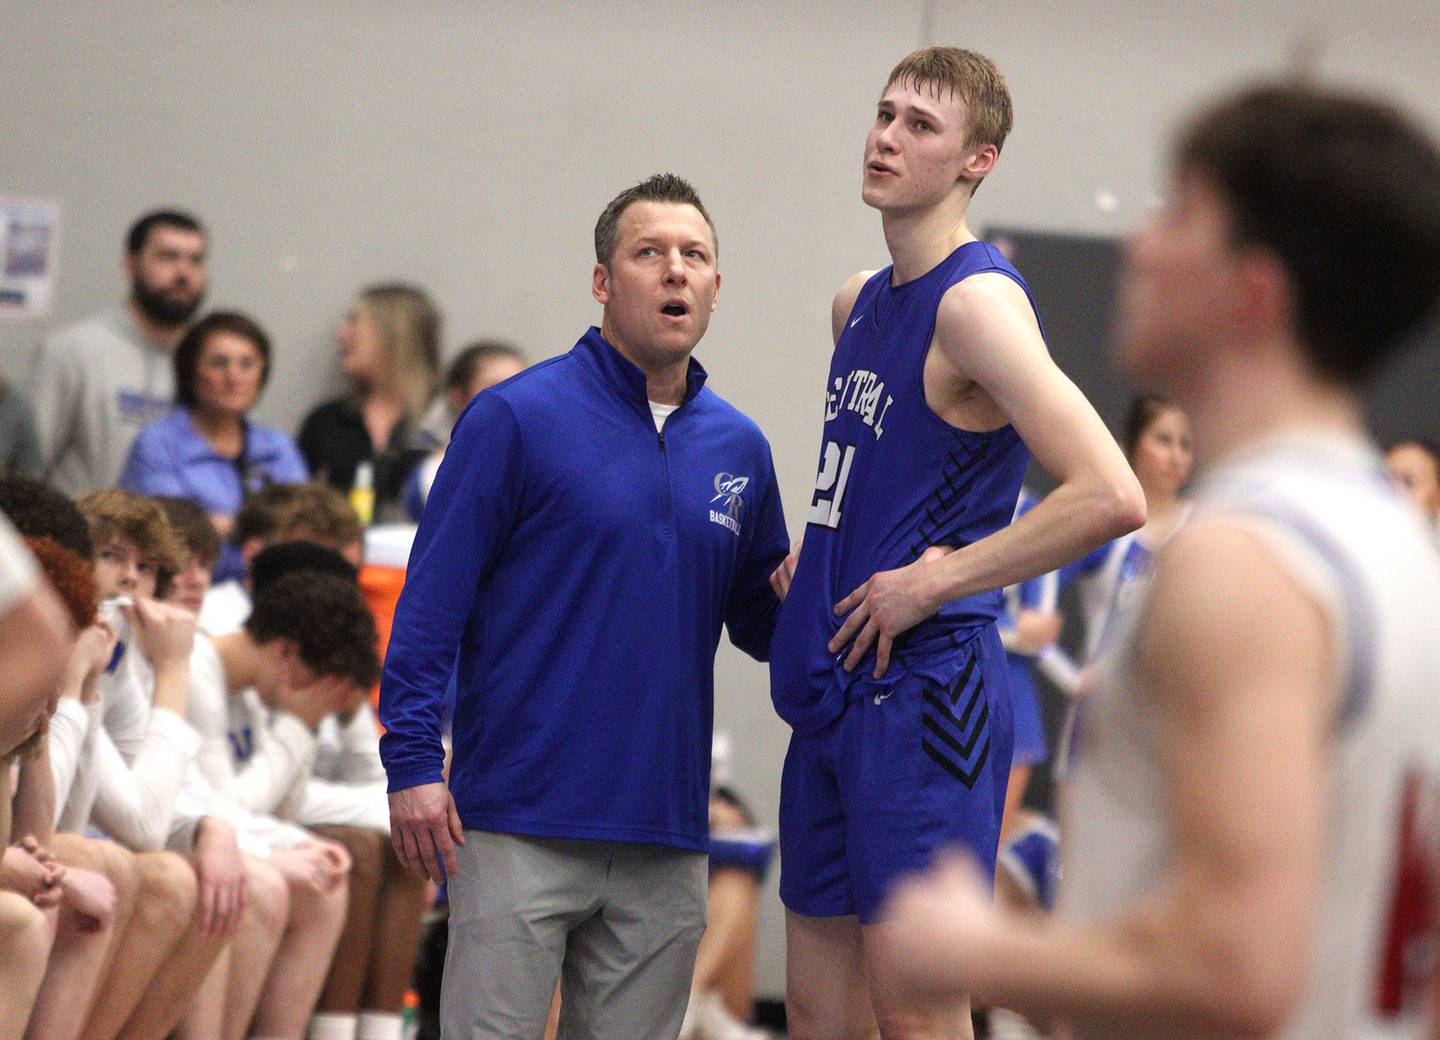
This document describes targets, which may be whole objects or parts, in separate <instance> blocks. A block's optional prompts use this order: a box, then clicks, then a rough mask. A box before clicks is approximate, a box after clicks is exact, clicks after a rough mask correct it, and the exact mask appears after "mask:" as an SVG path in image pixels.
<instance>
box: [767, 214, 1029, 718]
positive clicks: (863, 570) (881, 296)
mask: <svg viewBox="0 0 1440 1040" xmlns="http://www.w3.org/2000/svg"><path fill="white" fill-rule="evenodd" d="M891 270H892V269H891V268H889V267H887V268H886V269H885V270H883V271H881V272H879V273H878V274H876V275H875V276H874V277H873V278H871V279H870V280H869V281H868V282H866V283H865V286H864V288H863V289H861V290H860V295H859V296H858V297H857V298H856V300H855V305H854V307H853V308H852V310H851V311H850V315H849V317H848V318H847V319H846V327H845V330H844V331H843V333H842V334H841V336H840V341H839V342H838V343H837V344H836V346H835V354H834V357H833V359H832V360H831V363H830V375H829V379H828V381H827V383H826V392H825V427H824V434H823V440H822V444H821V449H820V466H819V476H818V478H817V480H816V483H815V490H814V493H813V495H812V497H811V500H810V506H809V515H808V518H807V520H808V522H807V525H806V527H805V547H804V549H803V551H802V552H801V554H800V563H799V567H798V569H797V570H796V573H795V580H794V583H793V584H792V585H791V586H790V591H789V594H788V595H787V597H786V599H785V605H784V607H783V608H782V609H781V612H780V619H779V623H778V626H777V628H776V630H775V639H774V643H773V644H772V646H771V652H770V653H771V656H770V688H771V697H772V698H773V699H774V702H775V710H776V711H777V712H778V713H779V714H780V717H781V718H783V719H784V720H785V721H786V722H788V723H790V725H791V726H793V727H794V728H795V729H796V730H797V731H800V732H810V731H813V730H816V729H819V728H820V727H822V726H825V725H826V724H828V723H829V722H831V721H832V720H833V719H835V718H837V717H838V716H839V715H840V713H841V712H842V711H843V710H844V707H845V704H846V701H847V693H848V691H849V687H850V685H851V682H852V681H853V680H855V679H857V678H861V677H869V676H870V674H871V673H872V672H873V671H874V667H875V663H874V654H873V652H872V653H871V654H870V655H868V656H867V657H866V659H865V661H864V662H862V663H861V664H860V665H858V666H857V667H856V669H855V671H854V672H852V673H847V672H846V671H845V669H844V667H843V665H842V663H841V662H842V661H843V660H844V653H845V651H842V652H841V653H840V654H838V655H832V654H830V653H829V652H828V651H827V650H826V648H825V645H826V643H828V642H829V640H830V639H831V637H832V636H834V634H835V632H836V631H837V630H838V629H839V627H840V624H841V622H842V620H843V619H842V618H840V617H837V616H836V615H835V613H834V606H835V604H836V603H838V602H840V600H842V599H844V598H845V597H846V596H848V595H849V594H850V593H851V592H852V591H854V589H856V588H857V587H858V586H859V585H860V584H861V583H862V582H864V581H866V580H867V579H868V578H869V577H870V576H871V575H872V574H875V573H876V572H877V571H886V570H893V569H895V568H897V567H903V566H904V565H906V564H908V563H911V562H913V561H914V560H915V559H916V558H918V557H919V556H920V554H921V553H922V552H924V551H925V550H926V549H927V548H929V547H930V546H932V545H950V546H955V547H957V548H958V547H960V546H964V545H968V544H970V543H971V542H976V541H979V540H980V539H981V538H984V537H986V536H987V535H989V534H992V533H993V532H995V531H996V530H998V529H1000V528H1002V527H1004V526H1006V525H1007V524H1009V523H1010V520H1011V517H1012V515H1013V513H1014V511H1015V501H1016V498H1017V496H1018V495H1019V492H1020V482H1021V479H1022V478H1023V477H1024V475H1025V468H1026V465H1027V464H1028V462H1029V452H1028V451H1027V450H1026V448H1025V445H1024V443H1023V442H1021V440H1020V437H1019V435H1018V434H1016V432H1015V431H1014V429H1013V428H1011V427H1009V426H1004V427H1001V428H1000V429H998V430H995V431H992V432H990V433H971V432H968V431H965V430H959V429H956V428H955V427H953V426H950V425H949V424H948V423H946V422H945V421H944V420H942V419H941V418H940V417H939V416H937V415H936V414H935V413H934V412H933V411H931V409H930V406H929V405H928V404H927V403H926V401H925V384H924V372H925V358H926V355H927V353H928V352H929V349H930V341H931V339H932V338H933V336H934V332H935V311H936V308H937V307H938V306H939V304H940V298H941V297H942V296H943V295H944V294H945V292H946V290H948V289H949V288H950V287H951V286H953V285H954V284H955V283H957V282H959V281H961V280H963V279H965V278H968V277H970V276H971V275H974V274H980V273H983V272H996V273H1000V274H1003V275H1006V276H1007V277H1009V278H1012V279H1014V281H1015V282H1016V283H1017V284H1019V285H1020V287H1021V288H1022V289H1024V290H1025V294H1026V296H1030V289H1029V287H1028V286H1026V284H1025V281H1024V279H1022V278H1021V277H1020V274H1019V272H1018V271H1016V270H1015V268H1014V267H1012V266H1011V265H1010V263H1009V262H1008V261H1007V260H1006V259H1005V258H1004V257H1003V256H1001V255H1000V253H999V252H998V251H997V250H996V249H995V248H994V247H992V246H990V245H987V244H986V243H984V242H969V243H966V244H965V245H963V246H961V247H960V248H958V249H956V250H955V251H954V252H953V253H951V254H950V255H949V256H948V257H946V259H945V260H944V261H942V262H941V263H940V264H939V265H937V266H936V267H934V268H933V269H931V270H930V271H928V272H926V273H925V274H923V275H921V276H920V277H919V278H916V279H914V280H913V281H910V282H906V283H905V284H904V285H899V286H892V285H891V284H890V277H891ZM1031 306H1032V307H1033V306H1034V298H1033V297H1031ZM1000 609H1001V592H1000V590H999V589H995V590H993V591H989V592H984V593H980V594H979V595H975V596H970V597H968V598H965V599H958V600H953V601H951V602H949V603H947V604H945V605H944V606H943V607H942V608H941V609H940V612H939V614H938V615H936V616H934V617H931V618H928V619H926V620H925V621H923V622H921V623H920V624H919V625H917V626H916V627H915V628H913V629H911V630H910V631H909V632H906V633H905V634H904V635H903V636H902V637H901V638H900V639H899V640H897V642H896V644H895V651H894V655H893V658H892V663H891V668H890V673H889V674H887V676H886V677H885V678H886V680H889V679H890V678H891V676H894V677H895V679H897V680H898V678H899V677H900V676H901V675H903V674H904V673H905V672H906V671H926V672H930V671H936V672H939V671H943V670H944V668H945V666H946V664H947V662H948V661H949V660H950V659H952V658H954V657H955V656H956V655H955V654H954V653H952V651H953V650H954V648H955V647H957V646H959V645H960V644H961V643H963V642H965V640H966V639H967V638H969V637H970V636H973V635H974V630H975V629H976V628H977V627H979V626H982V625H985V624H989V623H991V622H993V621H994V620H995V618H996V617H997V616H998V614H999V612H1000ZM935 678H936V679H937V680H940V681H943V677H942V676H940V675H939V674H936V675H935Z"/></svg>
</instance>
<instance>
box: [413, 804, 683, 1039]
mask: <svg viewBox="0 0 1440 1040" xmlns="http://www.w3.org/2000/svg"><path fill="white" fill-rule="evenodd" d="M459 852H460V872H459V874H458V875H457V876H456V877H454V878H452V879H451V881H450V885H449V894H450V946H449V951H448V952H447V953H446V956H445V983H444V988H443V990H442V994H441V998H440V1021H441V1030H442V1032H441V1035H442V1036H443V1037H444V1040H541V1037H542V1036H543V1035H544V1033H545V1020H546V1017H547V1015H548V1013H549V1010H550V1001H551V998H552V996H553V995H554V992H555V981H556V979H559V980H560V983H561V997H560V1033H559V1035H560V1040H674V1038H675V1036H676V1035H677V1034H678V1033H679V1032H680V1022H681V1020H682V1019H683V1017H684V1015H685V1005H686V1002H687V1001H688V1000H689V997H690V979H691V975H692V973H693V972H694V970H695V950H696V948H697V947H698V946H699V945H700V935H701V933H703V932H704V931H705V887H706V867H707V858H706V856H705V855H704V854H703V853H698V852H685V851H682V850H679V849H672V848H666V847H664V846H660V845H631V844H627V843H624V842H610V841H571V840H564V839H557V838H529V837H520V836H517V835H513V834H497V833H494V832H492V831H466V832H465V845H464V846H463V847H462V848H461V849H460V850H459Z"/></svg>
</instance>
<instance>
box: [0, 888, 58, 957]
mask: <svg viewBox="0 0 1440 1040" xmlns="http://www.w3.org/2000/svg"><path fill="white" fill-rule="evenodd" d="M49 955H50V926H49V923H48V922H47V921H46V920H45V914H44V912H43V911H42V910H41V909H40V908H39V907H37V906H35V905H34V904H33V903H31V902H30V900H28V899H26V898H25V897H24V896H22V895H19V894H17V893H15V892H0V963H4V964H6V965H11V964H13V965H15V966H17V967H21V966H23V968H24V969H25V970H26V971H31V970H38V969H39V968H40V967H42V966H43V965H44V964H45V960H46V958H47V957H49Z"/></svg>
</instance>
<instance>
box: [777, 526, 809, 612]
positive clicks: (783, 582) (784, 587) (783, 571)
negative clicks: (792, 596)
mask: <svg viewBox="0 0 1440 1040" xmlns="http://www.w3.org/2000/svg"><path fill="white" fill-rule="evenodd" d="M804 542H805V539H804V537H803V536H802V537H800V538H799V539H797V540H796V542H795V545H794V547H793V548H791V550H790V554H789V555H788V556H786V557H785V559H783V560H781V561H780V566H778V567H776V568H775V570H774V571H773V572H772V573H771V575H770V587H771V588H772V589H774V590H775V595H777V596H779V597H780V601H781V602H782V603H783V602H784V601H785V595H786V593H788V592H789V591H790V583H791V582H792V581H794V580H795V568H796V567H797V566H799V565H800V546H801V545H803V544H804Z"/></svg>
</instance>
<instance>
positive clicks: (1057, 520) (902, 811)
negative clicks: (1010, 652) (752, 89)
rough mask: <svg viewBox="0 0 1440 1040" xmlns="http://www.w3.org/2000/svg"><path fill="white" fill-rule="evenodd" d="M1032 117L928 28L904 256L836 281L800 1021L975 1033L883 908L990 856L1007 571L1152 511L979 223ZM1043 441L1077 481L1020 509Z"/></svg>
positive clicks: (896, 209) (789, 656) (787, 645)
mask: <svg viewBox="0 0 1440 1040" xmlns="http://www.w3.org/2000/svg"><path fill="white" fill-rule="evenodd" d="M1010 121H1011V115H1010V95H1009V92H1008V89H1007V88H1006V86H1005V81H1004V79H1003V78H1002V77H1001V75H1000V73H999V71H998V70H997V69H996V68H995V66H994V64H993V63H991V62H990V61H989V60H988V59H986V58H984V57H981V56H980V55H978V54H973V53H971V52H969V51H964V50H959V49H956V48H928V49H925V50H921V51H917V52H916V53H914V54H912V55H910V56H909V57H907V58H906V59H905V60H904V61H902V62H901V63H900V65H899V66H897V67H896V69H895V70H894V72H892V73H891V75H890V79H889V82H888V83H887V84H886V87H885V90H884V93H883V95H882V97H881V98H880V101H879V106H878V111H877V113H876V117H875V122H874V125H873V126H872V127H871V129H870V132H869V135H868V137H867V139H866V144H865V157H864V187H863V190H862V196H863V198H864V200H865V202H866V203H867V204H869V205H870V206H873V207H875V208H876V209H878V210H879V211H880V213H881V218H882V221H883V225H884V230H885V239H886V242H887V244H888V246H889V250H890V257H891V260H892V261H893V265H892V266H890V267H887V268H886V269H885V270H883V271H880V272H879V273H866V274H861V275H857V276H855V277H854V278H852V279H851V280H850V281H849V282H847V283H846V284H845V285H844V286H843V287H842V288H841V290H840V292H839V293H838V294H837V295H836V297H835V303H834V307H833V311H832V314H833V330H832V331H833V333H834V336H835V342H836V345H835V353H834V357H833V360H832V361H831V365H830V376H829V382H828V385H827V387H826V395H825V428H824V434H823V437H824V440H823V444H822V447H821V454H820V465H819V477H818V479H817V481H816V486H815V492H814V497H813V500H812V502H811V506H810V511H809V525H808V526H807V528H806V534H805V536H804V549H803V552H800V553H799V556H798V563H797V562H796V560H795V559H794V558H793V556H792V558H791V559H789V560H787V562H786V564H785V565H784V566H782V567H781V569H780V570H779V571H777V573H776V575H775V578H774V582H775V584H776V587H777V591H781V592H782V593H784V592H785V591H786V590H787V589H788V598H787V600H786V603H785V605H784V608H783V609H782V611H781V618H780V621H779V624H778V627H777V631H776V635H775V641H774V644H773V646H772V651H771V652H772V658H771V661H772V668H771V677H772V689H773V695H774V699H775V704H776V708H777V710H778V711H779V713H780V715H781V716H782V717H783V718H784V719H785V720H786V721H787V722H789V723H790V725H791V726H792V727H793V728H794V736H793V738H792V741H791V744H790V750H789V753H788V755H787V756H786V762H785V771H784V778H783V788H782V795H781V808H780V817H781V819H780V825H781V853H782V855H781V860H782V875H781V885H780V890H781V896H782V898H783V900H784V902H785V905H786V907H787V909H788V915H787V929H788V939H789V943H788V945H789V969H788V982H787V997H788V1000H789V1005H790V1010H789V1024H790V1029H791V1031H792V1035H793V1036H796V1037H800V1038H803V1040H810V1038H817V1037H822V1038H829V1037H834V1038H845V1037H853V1036H859V1035H864V1033H865V1032H866V1029H867V1023H868V1020H869V1018H870V1014H871V1010H872V1008H873V1012H874V1014H875V1016H876V1018H878V1021H879V1025H880V1030H881V1034H882V1035H883V1036H884V1037H886V1038H887V1040H891V1038H897V1037H901V1036H904V1037H916V1036H935V1037H950V1036H962V1037H963V1036H968V1035H969V1019H968V1015H966V1014H964V1012H963V1010H957V1011H955V1012H953V1013H951V1014H949V1015H946V1016H935V1017H932V1016H921V1017H917V1016H915V1015H912V1014H910V1013H909V1009H908V1008H902V1007H901V1006H900V1005H899V1004H898V1003H897V1002H896V1001H894V1000H892V999H891V997H890V994H889V986H888V983H889V980H888V978H887V977H886V975H885V974H884V972H883V971H881V970H879V966H878V965H873V964H872V965H868V966H867V964H866V954H867V951H868V948H869V946H870V944H871V941H872V937H873V935H874V933H875V932H876V930H877V929H883V928H884V927H885V926H884V925H883V924H878V923H877V922H876V912H877V910H878V909H879V906H880V903H881V901H882V899H883V898H884V896H885V894H886V891H887V889H888V887H889V885H890V882H891V880H892V879H893V878H894V877H895V876H896V875H897V874H899V873H902V872H905V871H911V870H915V869H918V868H921V867H923V866H925V865H926V864H928V862H929V858H930V854H931V852H932V850H934V849H935V848H936V847H937V846H938V845H939V844H941V843H944V842H949V841H959V842H963V843H965V844H966V845H967V847H969V848H970V849H971V850H972V851H973V852H974V853H975V855H976V856H977V858H979V859H980V860H982V861H983V862H984V863H985V864H986V865H987V867H991V868H993V864H994V857H995V845H996V839H997V836H998V834H999V828H1000V820H1001V813H1002V811H1003V808H1004V802H1005V785H1006V779H1007V777H1008V774H1009V770H1010V758H1011V745H1012V742H1013V736H1012V727H1011V712H1010V702H1009V696H1008V685H1007V669H1006V663H1005V653H1004V650H1003V649H1002V647H1001V644H1000V637H999V635H998V634H997V632H996V629H995V624H994V622H995V618H996V615H997V613H998V612H999V610H1000V597H1001V594H1000V591H999V590H1000V589H1001V588H1003V587H1004V586H1006V585H1010V584H1013V583H1015V582H1017V581H1020V580H1021V579H1024V578H1029V577H1033V576H1035V575H1038V574H1042V573H1045V572H1047V571H1051V570H1054V569H1055V568H1057V567H1059V566H1061V565H1062V564H1064V563H1066V562H1068V561H1070V560H1072V559H1074V558H1076V557H1078V556H1080V555H1082V554H1084V553H1085V552H1087V551H1089V550H1090V549H1092V548H1094V547H1095V546H1096V545H1099V544H1100V543H1102V542H1104V541H1107V540H1108V539H1110V538H1114V537H1116V536H1118V535H1120V534H1123V533H1125V532H1127V531H1129V530H1132V529H1134V528H1135V527H1138V526H1139V525H1140V524H1141V523H1142V522H1143V520H1144V501H1143V498H1142V495H1141V492H1140V488H1139V485H1138V484H1137V483H1136V481H1135V477H1134V475H1133V474H1132V473H1131V472H1130V469H1129V467H1128V466H1127V464H1126V462H1125V459H1124V457H1123V455H1122V454H1121V452H1120V450H1119V448H1118V447H1117V445H1116V444H1115V442H1114V440H1113V439H1112V438H1111V436H1110V434H1109V433H1108V432H1107V430H1106V428H1105V426H1104V424H1103V423H1102V422H1101V421H1100V419H1099V417H1098V416H1096V414H1095V412H1094V410H1093V409H1092V408H1091V407H1090V405H1089V403H1088V402H1087V401H1086V400H1085V398H1084V397H1083V396H1082V395H1081V394H1080V392H1079V391H1078V390H1077V389H1076V388H1075V386H1074V385H1073V384H1072V383H1071V382H1070V381H1069V379H1067V378H1066V377H1065V376H1064V374H1062V373H1061V372H1060V370H1059V369H1058V368H1057V367H1056V366H1055V364H1054V363H1053V362H1052V361H1051V359H1050V355H1049V353H1048V352H1047V350H1046V347H1045V341H1044V339H1043V336H1042V333H1041V329H1040V323H1039V321H1038V319H1037V317H1036V314H1035V308H1034V304H1033V301H1032V300H1031V298H1030V293H1029V290H1028V289H1027V288H1026V286H1025V282H1024V280H1023V279H1022V278H1021V277H1020V275H1019V274H1018V273H1017V272H1016V270H1015V268H1014V267H1012V266H1011V265H1010V264H1009V262H1008V261H1006V260H1005V258H1004V257H1002V256H1001V255H1000V253H999V252H998V251H997V250H996V249H994V248H992V247H991V246H989V245H987V244H985V243H984V242H980V241H977V240H976V238H975V236H974V235H973V234H971V231H970V228H969V226H968V224H967V223H966V214H967V211H968V209H969V205H970V198H971V196H972V195H973V194H974V192H975V189H976V187H977V186H978V185H979V184H980V182H981V181H982V180H983V179H984V178H985V176H986V175H987V174H988V173H989V172H990V170H991V169H992V168H993V167H994V165H995V160H996V158H997V157H998V155H999V153H1000V148H1001V146H1002V145H1003V144H1004V141H1005V136H1006V134H1007V132H1008V131H1009V129H1010ZM1027 449H1028V451H1027ZM1030 452H1033V453H1034V455H1035V457H1036V459H1038V460H1039V462H1040V463H1041V464H1042V465H1043V466H1044V467H1045V468H1046V469H1047V470H1048V471H1049V472H1050V473H1051V474H1052V475H1053V476H1054V477H1055V478H1056V479H1057V480H1058V482H1059V487H1058V488H1057V490H1055V491H1054V492H1053V493H1051V494H1050V495H1049V496H1048V497H1047V498H1045V499H1044V500H1043V501H1042V502H1040V503H1039V504H1038V505H1036V506H1035V508H1034V509H1032V510H1030V511H1029V512H1028V513H1027V514H1026V515H1025V516H1023V517H1021V518H1020V519H1019V520H1017V521H1016V522H1015V523H1014V524H1013V526H1009V525H1010V520H1011V516H1012V514H1013V513H1014V511H1015V501H1016V497H1017V495H1018V493H1019V490H1020V480H1021V477H1022V476H1023V474H1024V472H1025V467H1026V464H1027V461H1028V457H1029V453H1030ZM933 546H949V547H953V548H955V551H954V552H952V553H949V554H948V555H947V554H944V553H939V552H935V551H929V552H927V549H930V547H933ZM792 581H793V583H791V582H792ZM867 980H868V981H869V988H868V992H867ZM867 998H868V999H867Z"/></svg>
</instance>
